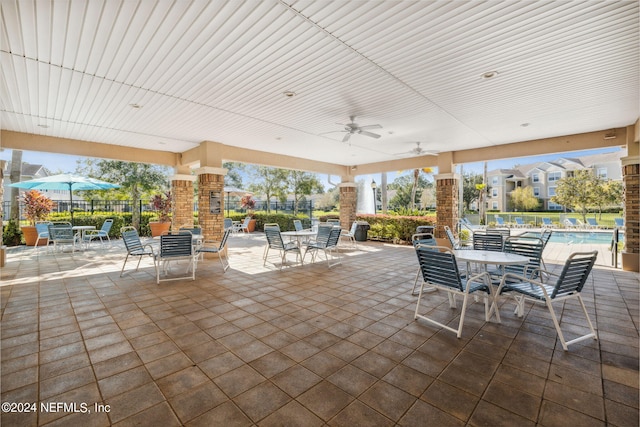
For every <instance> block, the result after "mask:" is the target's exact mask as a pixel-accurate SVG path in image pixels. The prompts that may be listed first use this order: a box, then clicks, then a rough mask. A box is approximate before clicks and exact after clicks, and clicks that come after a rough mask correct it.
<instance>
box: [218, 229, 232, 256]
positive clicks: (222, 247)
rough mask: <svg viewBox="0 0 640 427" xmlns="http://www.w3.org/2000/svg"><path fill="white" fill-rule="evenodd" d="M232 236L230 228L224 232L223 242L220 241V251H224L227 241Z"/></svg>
mask: <svg viewBox="0 0 640 427" xmlns="http://www.w3.org/2000/svg"><path fill="white" fill-rule="evenodd" d="M230 234H231V229H230V228H227V229H226V230H224V233H223V234H222V240H220V246H218V249H219V250H220V251H222V249H224V247H225V245H226V244H227V239H228V238H229V235H230Z"/></svg>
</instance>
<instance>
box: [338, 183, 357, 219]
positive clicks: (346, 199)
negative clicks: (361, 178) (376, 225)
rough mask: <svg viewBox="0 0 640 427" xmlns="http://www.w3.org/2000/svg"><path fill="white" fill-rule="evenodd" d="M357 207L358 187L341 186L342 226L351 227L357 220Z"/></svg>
mask: <svg viewBox="0 0 640 427" xmlns="http://www.w3.org/2000/svg"><path fill="white" fill-rule="evenodd" d="M357 207H358V200H357V193H356V187H355V186H353V187H351V186H344V187H340V227H342V228H343V229H345V230H348V229H350V228H351V224H352V223H353V221H355V220H356V210H357Z"/></svg>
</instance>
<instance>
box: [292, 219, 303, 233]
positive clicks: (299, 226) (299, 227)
mask: <svg viewBox="0 0 640 427" xmlns="http://www.w3.org/2000/svg"><path fill="white" fill-rule="evenodd" d="M293 227H294V228H295V230H296V231H302V230H303V228H302V221H300V220H299V219H294V220H293Z"/></svg>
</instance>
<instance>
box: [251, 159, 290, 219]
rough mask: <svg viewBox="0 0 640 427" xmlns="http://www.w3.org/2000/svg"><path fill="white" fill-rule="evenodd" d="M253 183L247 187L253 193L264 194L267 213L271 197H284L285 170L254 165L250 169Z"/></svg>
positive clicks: (269, 209)
mask: <svg viewBox="0 0 640 427" xmlns="http://www.w3.org/2000/svg"><path fill="white" fill-rule="evenodd" d="M251 174H252V175H253V180H254V183H253V184H251V185H250V186H249V189H250V190H251V191H253V192H254V193H260V194H264V195H265V198H266V199H267V200H266V202H267V213H269V212H271V199H272V198H273V197H277V198H279V199H280V200H282V199H283V198H285V199H286V190H287V170H285V169H278V168H270V167H266V166H255V167H253V168H252V170H251Z"/></svg>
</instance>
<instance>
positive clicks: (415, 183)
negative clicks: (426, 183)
mask: <svg viewBox="0 0 640 427" xmlns="http://www.w3.org/2000/svg"><path fill="white" fill-rule="evenodd" d="M419 177H420V169H414V170H413V187H411V203H409V209H411V210H414V209H415V208H416V191H417V190H418V178H419Z"/></svg>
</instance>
